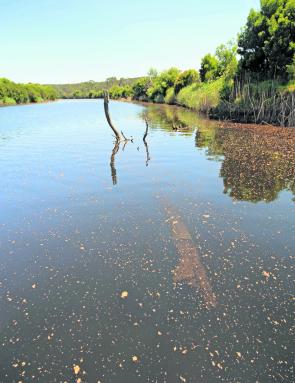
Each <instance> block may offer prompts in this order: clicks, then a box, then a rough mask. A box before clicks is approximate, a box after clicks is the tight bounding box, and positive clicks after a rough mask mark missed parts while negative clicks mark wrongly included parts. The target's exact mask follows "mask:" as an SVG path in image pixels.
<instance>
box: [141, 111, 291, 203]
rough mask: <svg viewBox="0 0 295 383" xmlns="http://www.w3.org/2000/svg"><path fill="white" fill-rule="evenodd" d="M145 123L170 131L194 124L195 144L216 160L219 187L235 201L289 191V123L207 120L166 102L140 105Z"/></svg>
mask: <svg viewBox="0 0 295 383" xmlns="http://www.w3.org/2000/svg"><path fill="white" fill-rule="evenodd" d="M144 114H145V115H147V116H148V119H149V122H150V126H151V128H154V127H157V126H160V127H161V129H164V130H167V131H169V132H172V131H173V126H174V125H175V124H178V125H183V126H184V125H185V126H189V127H190V128H191V129H190V130H188V131H187V132H185V133H183V134H186V135H192V134H193V133H194V131H195V129H197V132H196V136H195V146H196V147H197V148H202V149H204V150H205V151H206V155H207V157H208V159H213V160H216V161H221V162H222V164H221V170H220V176H221V177H222V178H223V183H224V193H225V194H227V195H229V196H230V197H231V198H233V199H236V200H241V201H249V202H260V201H266V202H271V201H274V200H275V199H276V198H277V197H278V195H279V193H280V192H281V191H282V190H288V191H291V192H292V193H293V194H294V195H295V129H292V128H276V127H271V126H255V125H238V124H232V123H225V122H224V123H222V124H221V123H219V122H217V121H212V120H207V119H205V118H203V117H202V116H199V115H198V114H197V113H195V112H192V111H189V110H187V109H183V108H178V107H171V106H166V105H152V106H148V107H147V109H146V110H145V111H144Z"/></svg>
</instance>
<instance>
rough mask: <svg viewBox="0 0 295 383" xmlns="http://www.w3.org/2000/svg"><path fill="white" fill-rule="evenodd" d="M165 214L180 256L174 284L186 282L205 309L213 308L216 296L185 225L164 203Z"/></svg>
mask: <svg viewBox="0 0 295 383" xmlns="http://www.w3.org/2000/svg"><path fill="white" fill-rule="evenodd" d="M162 203H163V204H164V209H165V212H166V214H167V216H168V222H169V223H170V227H171V233H172V237H173V242H174V244H175V247H176V249H177V252H178V254H179V256H180V261H179V264H178V265H177V266H176V268H175V269H174V270H173V271H172V273H173V281H174V282H175V283H180V282H186V283H187V284H188V285H189V286H191V287H195V288H196V287H198V288H199V289H200V292H201V294H202V297H203V299H204V302H205V304H206V307H207V308H212V307H215V306H216V304H217V301H216V296H215V294H214V293H213V291H212V287H211V285H210V281H209V279H208V277H207V273H206V269H205V267H204V266H203V264H202V260H201V257H200V255H199V253H198V250H197V248H196V246H195V245H194V244H193V241H192V237H191V235H190V233H189V231H188V228H187V227H186V225H185V224H184V223H183V222H182V220H181V217H180V215H179V214H178V212H177V211H176V209H175V208H173V207H172V206H169V205H168V204H167V203H165V201H162Z"/></svg>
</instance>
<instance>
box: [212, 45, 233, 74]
mask: <svg viewBox="0 0 295 383" xmlns="http://www.w3.org/2000/svg"><path fill="white" fill-rule="evenodd" d="M215 55H216V57H217V61H218V64H217V76H218V77H221V76H225V77H226V78H232V77H234V75H235V74H236V71H237V67H238V60H237V47H236V45H235V44H234V43H233V42H229V43H228V44H226V45H225V44H221V45H220V46H219V47H217V49H216V52H215Z"/></svg>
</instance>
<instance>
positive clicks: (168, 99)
mask: <svg viewBox="0 0 295 383" xmlns="http://www.w3.org/2000/svg"><path fill="white" fill-rule="evenodd" d="M164 102H165V104H170V105H172V104H174V103H175V92H174V88H173V86H171V87H170V88H168V89H167V92H166V96H165V98H164Z"/></svg>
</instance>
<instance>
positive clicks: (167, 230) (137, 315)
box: [0, 100, 295, 383]
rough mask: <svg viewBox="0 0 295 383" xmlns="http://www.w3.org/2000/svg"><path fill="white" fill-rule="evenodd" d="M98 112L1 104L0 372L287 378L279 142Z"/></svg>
mask: <svg viewBox="0 0 295 383" xmlns="http://www.w3.org/2000/svg"><path fill="white" fill-rule="evenodd" d="M110 110H111V114H112V118H113V120H114V123H115V124H116V125H117V126H118V127H119V128H120V129H122V130H123V131H124V133H125V135H127V136H133V137H134V143H131V142H129V143H128V144H127V145H126V146H125V148H124V147H123V145H122V144H121V145H120V147H119V148H118V147H114V142H113V138H112V135H111V132H110V129H109V127H108V126H107V124H106V122H105V117H104V114H103V106H102V103H101V102H100V101H84V100H82V101H63V102H56V103H51V104H43V105H30V106H18V107H7V108H1V109H0V175H1V185H2V187H1V189H2V190H1V195H0V203H1V205H0V207H1V210H0V211H1V216H0V225H1V226H0V227H1V232H0V246H1V253H0V310H1V311H0V312H1V315H0V334H1V337H0V341H1V342H0V381H1V382H9V383H10V382H24V383H25V382H45V383H49V382H50V383H51V382H68V383H70V382H89V383H92V382H95V383H96V382H101V383H133V382H154V383H155V382H158V383H162V382H167V383H174V382H180V383H181V382H196V383H199V382H208V383H211V382H251V383H252V382H292V381H294V371H293V360H294V355H293V352H292V346H291V345H292V338H293V337H294V323H293V304H294V285H293V281H294V271H293V265H294V253H295V203H294V199H295V174H294V169H295V159H294V151H293V152H292V143H290V142H291V140H289V141H288V140H287V139H286V142H284V140H283V139H281V140H279V139H273V137H263V136H260V137H259V136H257V135H256V134H254V133H253V132H251V131H248V130H246V129H242V130H236V129H233V128H226V127H225V128H217V126H216V123H214V122H209V121H206V120H202V119H200V118H199V117H197V116H196V115H195V114H194V113H192V112H189V111H187V110H183V109H176V108H172V107H167V106H166V107H164V106H149V107H146V106H142V105H134V104H129V103H119V102H113V103H111V104H110ZM145 117H147V118H148V121H149V134H148V137H147V140H146V142H147V145H144V143H143V141H142V136H143V133H144V131H145V122H144V118H145ZM172 126H174V127H175V126H178V127H180V128H181V130H182V131H181V132H173V131H172ZM185 127H189V128H188V129H185ZM182 128H184V129H182ZM294 134H295V132H294ZM290 145H291V146H290ZM286 148H287V149H288V150H287V149H286ZM124 297H125V298H124Z"/></svg>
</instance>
